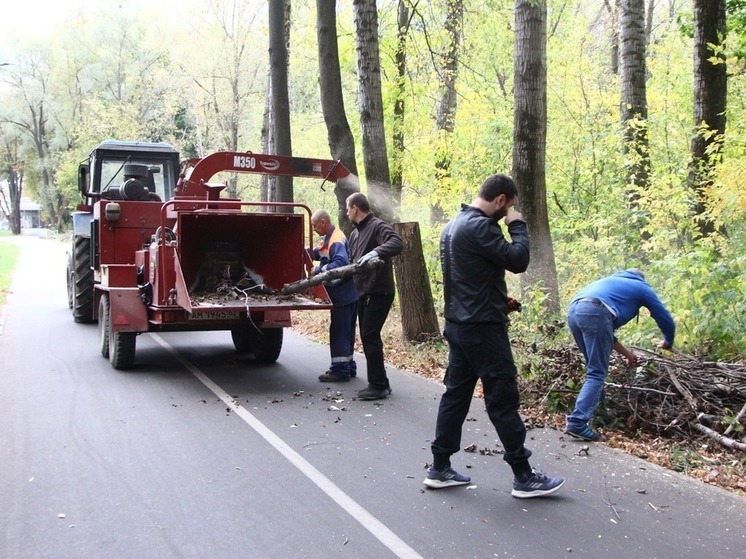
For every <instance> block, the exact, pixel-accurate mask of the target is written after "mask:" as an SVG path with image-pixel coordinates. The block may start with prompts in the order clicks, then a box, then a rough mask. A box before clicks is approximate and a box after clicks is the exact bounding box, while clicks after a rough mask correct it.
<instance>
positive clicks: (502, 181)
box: [479, 174, 518, 202]
mask: <svg viewBox="0 0 746 559" xmlns="http://www.w3.org/2000/svg"><path fill="white" fill-rule="evenodd" d="M500 194H505V197H506V198H507V199H508V200H512V199H513V198H515V197H516V196H518V186H517V185H516V183H515V181H514V180H513V179H512V178H510V177H509V176H508V175H503V174H497V175H490V176H489V177H487V178H486V179H484V182H483V183H482V188H480V189H479V197H480V198H482V199H483V200H486V201H487V202H492V200H494V199H495V198H497V197H498V196H500Z"/></svg>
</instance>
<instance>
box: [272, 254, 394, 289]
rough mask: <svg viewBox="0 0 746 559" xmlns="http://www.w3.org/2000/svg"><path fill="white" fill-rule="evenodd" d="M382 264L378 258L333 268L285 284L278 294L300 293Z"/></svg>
mask: <svg viewBox="0 0 746 559" xmlns="http://www.w3.org/2000/svg"><path fill="white" fill-rule="evenodd" d="M382 264H383V260H381V259H380V258H371V259H370V260H368V261H367V262H366V263H365V264H348V265H347V266H340V267H339V268H334V269H333V270H327V271H326V272H321V273H320V274H316V275H315V276H312V277H310V278H308V279H302V280H298V281H294V282H291V283H286V284H285V285H283V286H282V289H281V290H280V293H282V294H283V295H289V294H291V293H300V292H302V291H305V290H307V289H308V288H309V287H313V286H314V285H319V284H320V283H329V282H332V281H335V280H343V279H347V278H349V277H352V276H353V275H355V274H359V273H360V272H364V271H367V270H372V269H373V268H376V267H378V266H381V265H382Z"/></svg>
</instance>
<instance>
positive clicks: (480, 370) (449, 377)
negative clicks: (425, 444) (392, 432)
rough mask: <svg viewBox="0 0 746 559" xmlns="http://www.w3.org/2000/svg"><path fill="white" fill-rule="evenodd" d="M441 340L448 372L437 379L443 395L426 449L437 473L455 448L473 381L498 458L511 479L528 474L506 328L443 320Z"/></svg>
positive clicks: (511, 356) (472, 389)
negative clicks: (480, 395) (499, 453)
mask: <svg viewBox="0 0 746 559" xmlns="http://www.w3.org/2000/svg"><path fill="white" fill-rule="evenodd" d="M444 335H445V337H446V340H448V348H449V352H448V369H447V370H446V375H445V378H444V380H443V382H444V383H445V385H446V391H445V392H444V393H443V396H442V397H441V399H440V406H439V408H438V420H437V422H436V426H435V439H434V440H433V442H432V445H431V449H432V452H433V457H434V459H435V466H436V468H438V469H442V464H443V463H445V464H446V465H447V464H448V461H449V458H450V456H451V454H454V453H456V452H458V451H459V449H460V448H461V431H462V428H463V425H464V421H465V420H466V416H467V414H468V413H469V406H470V405H471V401H472V397H473V395H474V388H475V386H476V384H477V379H481V380H482V386H483V388H484V403H485V407H486V408H487V415H488V416H489V418H490V421H491V422H492V424H493V425H494V426H495V429H496V430H497V435H498V437H499V438H500V442H501V443H502V445H503V448H504V449H505V454H504V455H503V459H504V460H505V461H506V462H507V463H508V464H510V466H511V468H512V469H513V472H514V474H516V477H518V476H519V475H524V474H528V473H530V472H531V466H530V465H529V463H528V458H529V457H530V456H531V451H530V450H528V449H527V448H526V447H525V446H524V443H525V441H526V427H525V425H524V424H523V420H522V419H521V416H520V414H519V413H518V407H519V405H520V396H519V393H518V382H517V380H516V374H517V371H516V368H515V363H514V361H513V352H512V350H511V348H510V340H509V339H508V326H507V324H504V323H492V324H458V323H454V322H449V321H446V326H445V331H444ZM438 462H440V463H441V465H440V466H439V464H438Z"/></svg>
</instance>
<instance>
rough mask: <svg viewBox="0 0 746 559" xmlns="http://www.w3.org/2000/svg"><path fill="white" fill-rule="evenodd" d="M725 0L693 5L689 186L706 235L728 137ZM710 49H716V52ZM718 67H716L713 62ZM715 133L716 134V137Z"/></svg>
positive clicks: (699, 0)
mask: <svg viewBox="0 0 746 559" xmlns="http://www.w3.org/2000/svg"><path fill="white" fill-rule="evenodd" d="M724 37H725V0H695V2H694V126H695V128H696V129H695V133H694V137H693V138H692V143H691V158H692V159H691V163H690V167H689V186H690V188H691V189H692V190H693V191H694V197H695V204H694V214H695V216H696V219H697V224H698V226H699V230H700V232H701V233H702V234H703V235H709V234H711V233H713V232H714V224H713V223H712V221H711V220H709V219H707V217H706V216H705V212H706V209H707V206H706V204H707V200H706V191H707V189H708V187H709V186H710V185H711V174H712V171H713V170H714V168H715V165H716V164H717V161H718V159H719V157H720V147H719V146H720V142H721V140H722V136H723V134H725V109H726V106H727V86H728V80H727V75H726V63H725V55H724V53H723V52H722V50H719V49H720V48H721V47H722V40H723V38H724ZM710 45H715V46H716V49H715V52H713V50H714V49H713V48H712V47H711V46H710ZM713 57H714V58H716V59H717V61H718V63H717V64H714V63H713V62H712V60H711V59H712V58H713ZM713 132H714V134H713Z"/></svg>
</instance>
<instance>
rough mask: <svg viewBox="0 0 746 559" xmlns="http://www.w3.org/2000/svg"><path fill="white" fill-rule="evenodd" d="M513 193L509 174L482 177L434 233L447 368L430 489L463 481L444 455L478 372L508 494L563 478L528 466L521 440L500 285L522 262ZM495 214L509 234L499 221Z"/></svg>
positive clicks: (453, 446) (524, 239) (536, 491)
mask: <svg viewBox="0 0 746 559" xmlns="http://www.w3.org/2000/svg"><path fill="white" fill-rule="evenodd" d="M517 198H518V187H517V186H516V184H515V181H513V179H512V178H510V177H508V176H507V175H492V176H490V177H488V178H487V179H486V180H485V181H484V183H483V184H482V187H481V189H480V190H479V194H478V195H477V197H476V198H475V199H474V201H473V202H472V203H471V205H468V206H467V205H463V206H462V207H461V211H460V212H459V213H458V215H457V216H456V217H455V218H454V219H453V220H452V221H450V222H449V223H448V224H447V225H446V226H445V228H444V229H443V233H442V235H441V237H440V263H441V268H442V270H443V296H444V299H445V307H444V311H443V312H444V315H445V319H446V324H445V330H444V335H445V337H446V339H447V340H448V369H447V370H446V374H445V378H444V379H443V382H444V383H445V385H446V391H445V393H444V394H443V395H442V396H441V399H440V405H439V407H438V418H437V420H436V423H435V438H434V439H433V442H432V444H431V445H430V448H431V451H432V453H433V465H432V467H431V468H430V469H429V470H428V472H427V477H426V478H425V481H424V482H423V483H424V484H425V486H426V487H429V488H431V489H441V488H444V487H451V486H455V485H465V484H467V483H469V482H470V481H471V479H470V478H469V476H465V475H462V474H459V473H458V472H457V471H455V470H454V469H453V468H452V467H451V460H450V458H451V455H452V454H455V453H456V452H458V451H459V450H460V448H461V431H462V428H463V425H464V421H465V420H466V416H467V414H468V413H469V407H470V406H471V402H472V398H473V396H474V388H475V386H476V384H477V380H480V379H481V381H482V387H483V389H484V403H485V407H486V408H487V415H488V416H489V418H490V421H491V422H492V424H493V425H494V427H495V430H496V431H497V435H498V437H499V438H500V442H501V443H502V445H503V448H505V454H504V455H503V460H505V462H507V463H508V465H509V466H510V468H511V470H512V471H513V476H514V479H513V490H512V492H511V495H513V497H517V498H520V499H526V498H531V497H542V496H544V495H550V494H552V493H554V492H555V491H557V490H558V489H559V488H560V487H561V486H562V484H563V483H564V482H565V480H564V479H563V478H561V477H555V478H552V477H549V476H547V475H545V474H543V473H541V472H538V471H536V470H533V469H532V468H531V465H530V464H529V461H528V459H529V457H530V456H531V451H530V450H529V449H527V448H526V447H525V446H524V443H525V441H526V427H525V425H524V424H523V420H522V419H521V416H520V414H519V412H518V409H519V406H520V395H519V392H518V381H517V380H516V376H517V374H518V371H517V370H516V366H515V363H514V361H513V353H512V350H511V348H510V339H509V338H508V316H507V315H508V310H509V307H508V304H509V303H508V300H509V297H508V290H507V286H506V284H505V271H506V270H507V271H510V272H513V273H515V274H518V273H521V272H524V271H525V270H526V268H527V267H528V262H529V243H528V229H527V227H526V222H525V221H524V219H523V216H522V215H521V214H520V213H519V212H517V211H516V210H515V209H513V205H514V204H515V202H516V199H517ZM503 218H504V219H505V225H506V226H507V229H508V232H509V233H510V238H511V241H508V240H507V239H506V238H505V236H504V235H503V230H502V227H501V226H500V224H499V221H500V220H502V219H503Z"/></svg>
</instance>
